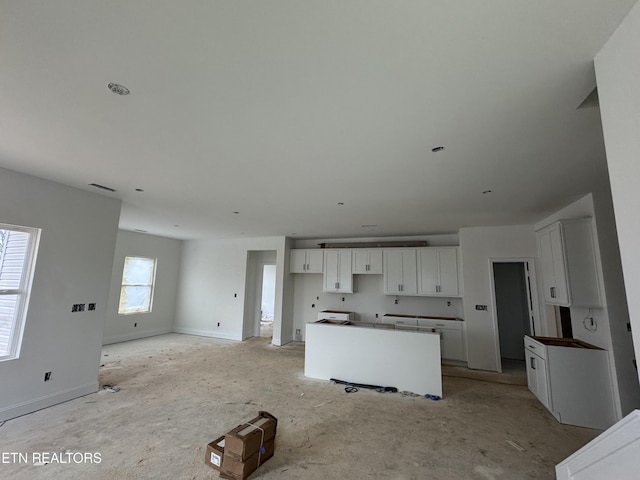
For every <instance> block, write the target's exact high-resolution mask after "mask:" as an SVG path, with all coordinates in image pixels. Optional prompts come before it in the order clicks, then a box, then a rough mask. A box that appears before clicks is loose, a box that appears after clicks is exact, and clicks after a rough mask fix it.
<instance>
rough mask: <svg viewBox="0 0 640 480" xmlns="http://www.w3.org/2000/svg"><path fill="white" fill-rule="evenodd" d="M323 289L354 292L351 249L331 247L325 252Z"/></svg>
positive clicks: (336, 291)
mask: <svg viewBox="0 0 640 480" xmlns="http://www.w3.org/2000/svg"><path fill="white" fill-rule="evenodd" d="M323 285H324V286H323V291H325V292H332V293H353V275H352V272H351V250H350V249H335V250H333V249H331V250H327V251H325V252H324V283H323Z"/></svg>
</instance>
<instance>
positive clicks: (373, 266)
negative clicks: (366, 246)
mask: <svg viewBox="0 0 640 480" xmlns="http://www.w3.org/2000/svg"><path fill="white" fill-rule="evenodd" d="M367 273H372V274H373V273H375V274H378V275H380V274H382V250H370V251H369V269H368V272H367Z"/></svg>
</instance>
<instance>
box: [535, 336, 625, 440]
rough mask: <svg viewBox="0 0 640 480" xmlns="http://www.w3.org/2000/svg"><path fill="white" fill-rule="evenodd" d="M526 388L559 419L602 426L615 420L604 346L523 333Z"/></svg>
mask: <svg viewBox="0 0 640 480" xmlns="http://www.w3.org/2000/svg"><path fill="white" fill-rule="evenodd" d="M524 347H525V353H526V361H527V380H528V383H529V390H531V392H533V394H534V395H535V396H536V397H537V398H538V400H540V403H542V404H543V405H544V406H545V407H546V408H547V409H548V410H549V411H550V412H551V414H552V415H553V416H554V417H555V418H556V419H557V420H558V421H559V422H560V423H566V424H569V425H577V426H580V427H588V428H596V429H599V430H604V429H606V428H608V427H610V426H611V425H613V424H614V423H615V421H616V415H615V411H614V406H613V405H614V404H613V393H612V389H611V378H610V370H609V356H608V352H607V351H606V350H603V349H601V348H598V347H596V346H594V345H590V344H588V343H586V342H582V341H580V340H575V339H569V338H549V337H529V336H525V337H524Z"/></svg>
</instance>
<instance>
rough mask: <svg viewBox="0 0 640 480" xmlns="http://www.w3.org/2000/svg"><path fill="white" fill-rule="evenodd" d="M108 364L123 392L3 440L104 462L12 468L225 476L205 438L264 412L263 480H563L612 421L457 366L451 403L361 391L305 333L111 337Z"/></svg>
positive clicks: (68, 409) (108, 378) (2, 446)
mask: <svg viewBox="0 0 640 480" xmlns="http://www.w3.org/2000/svg"><path fill="white" fill-rule="evenodd" d="M353 361H354V362H357V361H358V359H357V358H354V359H353ZM102 362H103V364H104V366H103V367H102V368H101V369H100V382H101V384H110V385H115V386H118V387H120V388H121V390H120V391H119V392H118V393H109V392H107V391H104V390H101V391H100V392H98V393H96V394H92V395H88V396H86V397H82V398H79V399H76V400H73V401H70V402H67V403H65V404H61V405H58V406H54V407H51V408H48V409H45V410H42V411H40V412H36V413H33V414H30V415H26V416H24V417H21V418H17V419H14V420H10V421H8V422H6V423H5V424H4V425H3V426H2V427H0V452H28V453H29V454H31V452H66V451H71V452H100V454H101V459H102V461H101V463H100V464H55V463H51V464H47V465H43V466H34V465H32V464H31V463H29V464H0V478H3V479H4V478H7V479H8V478H11V479H12V480H21V479H25V480H27V479H28V480H34V479H45V478H46V479H82V480H85V479H88V478H91V479H118V480H126V479H169V478H171V479H208V478H217V477H218V473H217V472H216V471H214V470H212V469H211V468H210V467H208V466H206V465H205V464H204V452H205V445H206V444H207V443H208V442H210V441H212V440H213V439H215V438H216V437H217V436H218V435H221V434H223V433H225V432H226V431H227V430H229V429H231V428H233V427H235V426H236V425H237V424H238V423H241V422H242V421H244V420H248V419H250V418H252V417H253V416H254V415H256V413H257V411H258V410H267V411H269V412H271V413H273V414H274V415H275V416H276V417H278V419H279V424H278V435H277V438H276V452H275V456H274V457H273V458H272V459H271V460H269V461H268V462H267V463H265V464H264V465H263V466H262V467H261V468H260V469H259V470H258V471H256V472H255V473H254V474H253V475H252V476H251V477H250V478H252V479H253V478H256V479H257V478H264V479H296V480H297V479H318V480H320V479H343V478H349V479H363V478H376V479H377V478H389V479H433V480H464V479H477V480H491V479H500V480H520V479H551V478H554V465H555V464H557V463H558V462H560V461H561V460H562V459H564V458H565V457H567V456H568V455H569V454H571V453H572V452H574V451H575V450H577V449H578V448H579V447H581V446H582V445H584V444H585V443H586V442H588V441H589V440H591V439H592V438H593V437H595V436H596V435H597V434H598V433H599V432H597V431H595V430H589V429H584V428H577V427H569V426H565V425H561V424H559V423H557V422H556V421H555V419H553V417H552V416H551V415H550V414H549V413H548V412H547V411H546V410H545V409H544V408H543V407H542V405H540V404H539V403H538V402H537V401H536V400H535V399H534V397H533V395H532V394H531V393H530V392H529V391H528V389H527V387H526V386H522V385H505V384H499V383H490V382H486V381H479V380H471V379H465V378H459V377H444V395H445V398H444V399H443V400H441V401H437V402H434V401H431V400H427V399H425V398H421V397H418V398H414V397H407V396H402V395H400V394H390V393H387V394H384V393H376V392H372V391H362V390H361V391H359V392H357V393H352V394H347V393H345V391H344V388H343V387H341V386H339V385H333V384H331V383H329V382H324V381H318V380H312V379H308V378H305V377H304V376H303V364H304V347H303V346H302V345H295V346H289V347H282V348H278V347H274V346H272V345H270V344H269V343H268V342H267V340H266V339H253V340H249V341H246V342H243V343H237V342H229V341H223V340H216V339H210V338H202V337H192V336H186V335H177V334H171V335H163V336H160V337H154V338H149V339H144V340H136V341H131V342H126V343H121V344H117V345H110V346H107V347H105V348H104V351H103V357H102ZM508 442H515V446H513V445H512V444H510V443H508ZM516 447H521V448H522V449H523V450H522V451H521V450H520V449H518V448H516Z"/></svg>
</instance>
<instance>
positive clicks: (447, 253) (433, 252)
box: [417, 247, 460, 297]
mask: <svg viewBox="0 0 640 480" xmlns="http://www.w3.org/2000/svg"><path fill="white" fill-rule="evenodd" d="M417 253H418V294H419V295H428V296H441V297H456V296H458V295H459V294H460V288H459V282H458V248H457V247H432V248H419V249H418V250H417Z"/></svg>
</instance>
